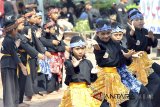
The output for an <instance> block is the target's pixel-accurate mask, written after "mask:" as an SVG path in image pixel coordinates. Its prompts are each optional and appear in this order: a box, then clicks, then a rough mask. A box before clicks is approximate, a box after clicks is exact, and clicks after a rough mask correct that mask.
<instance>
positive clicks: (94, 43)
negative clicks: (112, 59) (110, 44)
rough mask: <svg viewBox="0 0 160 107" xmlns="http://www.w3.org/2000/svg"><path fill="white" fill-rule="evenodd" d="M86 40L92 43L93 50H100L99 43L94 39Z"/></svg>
mask: <svg viewBox="0 0 160 107" xmlns="http://www.w3.org/2000/svg"><path fill="white" fill-rule="evenodd" d="M88 41H90V42H91V44H92V46H93V47H94V49H95V50H101V48H100V47H99V45H98V43H97V41H96V40H93V39H88Z"/></svg>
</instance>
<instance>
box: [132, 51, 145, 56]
mask: <svg viewBox="0 0 160 107" xmlns="http://www.w3.org/2000/svg"><path fill="white" fill-rule="evenodd" d="M142 55H143V52H142V51H140V52H137V53H135V54H133V55H132V57H133V58H140V57H141V56H142Z"/></svg>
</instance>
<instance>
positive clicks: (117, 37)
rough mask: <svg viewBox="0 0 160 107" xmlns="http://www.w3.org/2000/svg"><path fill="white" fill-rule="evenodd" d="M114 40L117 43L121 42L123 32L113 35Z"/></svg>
mask: <svg viewBox="0 0 160 107" xmlns="http://www.w3.org/2000/svg"><path fill="white" fill-rule="evenodd" d="M111 38H112V40H114V41H117V42H120V41H121V40H122V38H123V32H115V33H112V36H111Z"/></svg>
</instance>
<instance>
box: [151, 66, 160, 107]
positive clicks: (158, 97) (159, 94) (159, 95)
mask: <svg viewBox="0 0 160 107" xmlns="http://www.w3.org/2000/svg"><path fill="white" fill-rule="evenodd" d="M152 68H153V70H154V72H155V73H156V74H157V75H158V76H159V78H160V65H159V64H157V63H153V64H152ZM159 105H160V86H159V87H158V89H157V91H156V93H155V95H154V96H153V106H154V107H159Z"/></svg>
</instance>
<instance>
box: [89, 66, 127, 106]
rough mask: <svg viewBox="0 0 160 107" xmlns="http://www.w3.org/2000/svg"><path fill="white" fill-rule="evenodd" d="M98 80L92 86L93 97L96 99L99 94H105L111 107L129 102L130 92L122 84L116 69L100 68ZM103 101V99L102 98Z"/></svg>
mask: <svg viewBox="0 0 160 107" xmlns="http://www.w3.org/2000/svg"><path fill="white" fill-rule="evenodd" d="M98 70H99V72H98V79H97V80H96V81H95V82H94V83H92V84H91V87H92V89H93V90H94V91H93V92H94V93H93V95H92V96H93V97H95V98H96V95H97V93H98V92H99V93H103V95H102V96H101V97H104V99H106V100H107V101H108V102H109V104H110V107H116V106H117V105H118V104H121V103H122V102H124V101H126V100H128V97H129V96H128V95H129V90H128V89H127V87H126V86H124V85H123V83H122V82H121V77H120V75H119V74H118V72H117V68H116V67H103V68H100V67H99V68H98ZM102 99H103V98H102Z"/></svg>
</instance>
